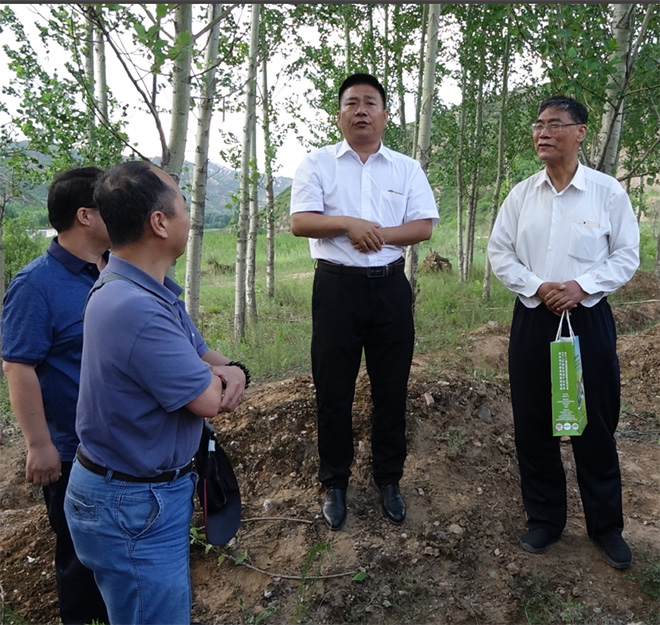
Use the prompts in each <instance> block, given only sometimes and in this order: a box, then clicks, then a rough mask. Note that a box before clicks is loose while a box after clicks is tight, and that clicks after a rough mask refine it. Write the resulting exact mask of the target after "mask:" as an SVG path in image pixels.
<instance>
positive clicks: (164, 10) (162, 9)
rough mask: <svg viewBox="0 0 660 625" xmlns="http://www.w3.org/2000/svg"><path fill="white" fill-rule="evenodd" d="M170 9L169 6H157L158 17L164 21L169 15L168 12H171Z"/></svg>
mask: <svg viewBox="0 0 660 625" xmlns="http://www.w3.org/2000/svg"><path fill="white" fill-rule="evenodd" d="M169 8H170V7H169V5H168V4H158V5H156V17H158V19H161V20H162V19H163V18H164V17H165V16H166V15H167V11H168V10H169Z"/></svg>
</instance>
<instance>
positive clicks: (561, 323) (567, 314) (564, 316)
mask: <svg viewBox="0 0 660 625" xmlns="http://www.w3.org/2000/svg"><path fill="white" fill-rule="evenodd" d="M570 314H571V313H570V312H568V310H563V311H562V313H561V319H560V320H559V327H558V328H557V336H556V337H555V341H558V340H559V339H561V336H562V334H561V331H562V329H563V326H564V319H565V320H566V323H567V324H568V336H569V337H570V338H572V339H573V338H575V334H574V333H573V326H571V318H570Z"/></svg>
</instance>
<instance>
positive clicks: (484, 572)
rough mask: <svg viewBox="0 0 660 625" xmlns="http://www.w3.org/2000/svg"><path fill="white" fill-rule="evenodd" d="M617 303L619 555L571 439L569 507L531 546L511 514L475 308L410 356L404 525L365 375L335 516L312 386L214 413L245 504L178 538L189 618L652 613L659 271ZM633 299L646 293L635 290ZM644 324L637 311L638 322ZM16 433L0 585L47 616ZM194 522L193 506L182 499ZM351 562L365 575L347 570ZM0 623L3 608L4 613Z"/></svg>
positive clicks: (603, 621) (500, 403)
mask: <svg viewBox="0 0 660 625" xmlns="http://www.w3.org/2000/svg"><path fill="white" fill-rule="evenodd" d="M624 295H625V296H626V299H627V300H629V301H631V302H637V303H629V304H626V305H620V306H617V307H616V308H615V309H614V310H615V315H616V318H617V323H618V327H619V331H620V334H621V335H620V340H619V356H620V360H621V367H622V380H623V409H622V416H621V423H620V426H619V430H618V434H617V437H618V448H619V454H620V460H621V466H622V473H623V491H624V512H625V514H626V528H625V534H624V535H625V537H626V538H627V539H628V541H629V543H630V545H631V547H632V549H633V553H634V558H635V563H634V566H633V568H632V569H630V570H629V571H617V570H615V569H613V568H611V567H610V566H608V565H607V564H606V563H605V561H604V560H603V557H602V553H601V551H600V549H599V548H598V547H596V546H595V545H594V544H593V543H591V542H590V540H589V539H588V537H587V535H586V531H585V527H584V518H583V515H582V508H581V503H580V499H579V493H578V491H577V484H576V480H575V470H574V463H573V459H572V454H571V447H570V442H566V443H564V444H562V453H563V457H564V464H565V467H566V470H567V476H568V489H569V519H568V525H567V528H566V531H565V534H564V538H563V540H561V541H560V542H559V543H557V544H556V545H553V546H552V547H551V548H550V549H549V551H548V553H547V554H545V555H540V556H539V555H532V554H529V553H527V552H525V551H523V550H522V549H521V548H520V547H519V545H518V540H519V536H520V535H521V533H523V532H524V531H525V517H524V512H523V509H522V504H521V501H520V492H519V477H518V468H517V463H516V457H515V449H514V444H513V428H512V418H511V408H510V404H509V395H508V384H507V375H506V350H507V343H508V338H507V337H508V328H506V327H495V326H494V325H488V324H487V325H485V326H484V327H482V328H479V329H478V330H477V331H475V332H473V333H471V334H470V335H468V336H466V337H464V340H463V341H462V345H461V347H460V348H459V349H457V350H453V351H451V352H449V351H447V350H442V349H441V350H439V351H438V352H436V353H433V354H426V355H424V356H418V357H416V359H415V362H414V365H413V370H412V373H411V379H410V389H409V403H408V439H409V457H408V461H407V464H406V473H405V476H404V479H403V481H402V483H401V487H402V492H403V493H404V495H405V497H406V499H407V501H408V505H409V512H408V517H407V521H406V523H405V525H404V526H402V527H395V526H393V525H390V524H389V523H388V522H387V521H386V520H385V519H384V518H383V516H382V513H381V511H380V507H379V501H378V497H377V493H376V491H375V490H374V489H373V487H372V486H371V485H370V448H369V426H368V419H369V410H370V398H369V385H368V381H367V379H366V376H365V374H364V372H363V373H361V374H360V377H359V380H358V390H357V394H356V400H355V411H354V415H355V416H354V429H355V438H356V462H355V465H354V471H353V477H352V483H351V486H350V487H349V491H348V505H349V517H348V522H347V523H346V525H345V527H344V529H343V530H342V531H340V532H330V531H329V530H327V529H326V527H325V526H324V524H323V521H322V519H321V518H320V503H321V501H322V492H321V490H320V488H319V486H318V484H317V482H316V477H315V475H316V425H315V399H314V387H313V384H312V380H311V377H309V376H302V377H296V378H292V379H287V380H282V381H279V382H275V383H269V384H263V385H258V386H255V387H254V388H251V389H249V391H248V393H247V401H246V402H245V403H244V404H243V405H242V406H241V408H240V409H239V411H238V412H237V413H236V414H235V415H233V416H231V417H230V418H227V417H224V418H220V417H218V418H216V419H215V420H214V426H215V428H216V430H217V431H218V433H219V435H220V438H221V440H222V441H223V446H224V447H225V449H226V450H227V452H228V454H229V456H230V457H231V459H232V460H233V462H234V465H235V467H236V472H237V475H238V477H239V481H240V484H241V489H242V496H243V504H244V509H243V522H242V525H241V528H240V529H239V532H238V535H237V536H236V538H235V539H234V540H233V541H232V542H231V543H230V545H228V546H227V547H225V548H223V549H217V548H214V549H212V550H210V551H208V552H207V550H205V549H204V546H203V545H202V544H199V542H198V541H197V542H195V544H193V547H192V555H191V559H192V577H193V586H194V593H195V602H194V608H193V620H195V621H198V622H203V623H208V624H216V623H244V624H257V623H269V624H278V625H279V624H289V623H353V622H359V623H366V624H370V625H375V624H378V625H401V624H408V623H411V624H412V623H414V624H422V623H442V624H448V625H454V624H456V625H458V624H468V623H475V624H476V623H479V624H486V625H500V624H502V625H504V624H519V623H535V622H536V623H598V624H599V625H624V624H636V625H638V624H645V625H653V624H658V623H660V607H659V606H660V604H659V603H658V591H659V590H660V532H659V525H660V497H659V495H660V445H659V443H660V416H659V414H658V400H659V398H660V366H659V365H660V325H655V326H653V327H650V326H651V325H652V324H653V323H655V322H657V321H658V320H660V303H658V302H657V301H656V302H653V301H650V302H649V301H648V300H658V299H660V281H659V280H658V279H657V278H655V277H654V276H653V275H651V274H643V273H641V272H639V273H638V274H637V276H636V277H635V278H634V279H633V281H631V283H630V284H629V285H627V286H626V289H625V290H624ZM639 302H645V303H639ZM649 327H650V329H646V328H649ZM24 453H25V452H24V446H23V443H22V439H21V437H20V433H19V432H18V431H16V429H15V428H11V427H9V428H5V444H4V446H3V447H0V583H1V587H0V590H1V591H2V601H3V603H4V604H6V605H8V606H10V607H11V610H13V612H14V614H16V615H18V616H20V617H22V618H24V619H25V620H26V621H27V622H29V623H35V624H36V623H57V622H58V619H57V610H56V594H55V581H54V573H53V566H52V553H53V545H54V540H53V535H52V533H51V531H50V528H49V527H48V522H47V519H46V516H45V511H44V506H43V504H42V502H41V498H40V493H39V492H38V491H37V490H36V489H34V488H32V487H30V486H28V485H26V484H25V483H24V481H23V471H24V469H23V467H24ZM195 523H196V524H197V525H199V524H200V523H201V522H200V518H199V515H196V518H195ZM359 573H362V576H361V577H363V579H362V580H361V581H360V580H356V579H354V578H355V576H356V574H359ZM3 621H4V622H6V623H12V622H15V621H16V618H15V617H13V616H11V615H7V614H6V613H5V616H4V618H3Z"/></svg>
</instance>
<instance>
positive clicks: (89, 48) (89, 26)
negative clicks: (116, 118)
mask: <svg viewBox="0 0 660 625" xmlns="http://www.w3.org/2000/svg"><path fill="white" fill-rule="evenodd" d="M85 32H86V35H87V41H86V45H85V79H86V80H87V85H88V86H87V89H88V91H87V97H86V98H85V102H86V105H87V106H86V108H87V114H88V115H89V127H88V129H87V143H88V144H89V145H90V146H93V145H95V144H96V123H95V120H96V117H95V115H94V93H95V90H96V88H95V84H96V81H95V80H94V78H95V77H94V22H93V21H92V20H90V19H86V20H85Z"/></svg>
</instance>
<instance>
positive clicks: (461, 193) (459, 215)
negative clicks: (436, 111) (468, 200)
mask: <svg viewBox="0 0 660 625" xmlns="http://www.w3.org/2000/svg"><path fill="white" fill-rule="evenodd" d="M461 102H462V103H463V104H462V105H461V112H460V115H461V124H460V130H459V135H458V153H457V155H456V256H457V263H456V264H457V265H458V280H459V282H465V275H464V273H463V268H464V267H465V260H464V259H465V251H464V248H463V215H464V210H463V198H464V197H465V183H464V181H463V154H464V152H465V141H466V133H467V113H466V102H467V68H466V67H463V68H462V73H461Z"/></svg>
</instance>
